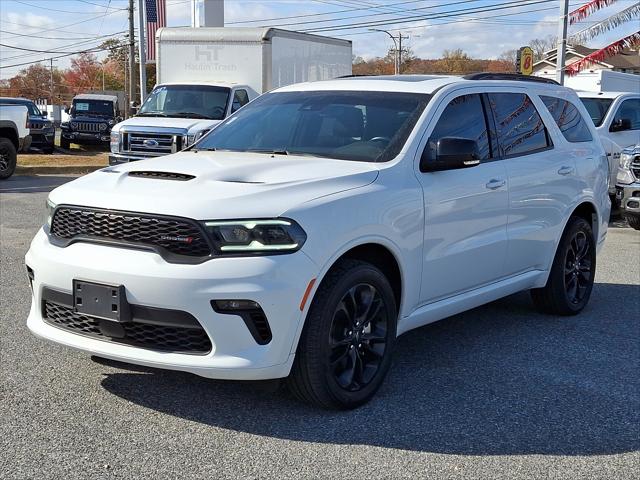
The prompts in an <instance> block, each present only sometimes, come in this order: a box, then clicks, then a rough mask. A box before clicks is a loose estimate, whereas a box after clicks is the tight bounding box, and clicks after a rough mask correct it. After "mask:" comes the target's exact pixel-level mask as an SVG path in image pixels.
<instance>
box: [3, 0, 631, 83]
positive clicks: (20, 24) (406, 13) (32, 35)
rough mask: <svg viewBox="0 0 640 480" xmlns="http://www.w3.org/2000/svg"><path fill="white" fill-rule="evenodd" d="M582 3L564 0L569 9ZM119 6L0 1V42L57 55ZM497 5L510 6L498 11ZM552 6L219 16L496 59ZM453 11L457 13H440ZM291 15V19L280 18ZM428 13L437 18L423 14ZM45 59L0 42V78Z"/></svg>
mask: <svg viewBox="0 0 640 480" xmlns="http://www.w3.org/2000/svg"><path fill="white" fill-rule="evenodd" d="M585 1H586V0H571V2H570V5H571V9H574V8H577V7H578V6H579V5H581V4H582V3H584V2H585ZM635 2H637V0H618V1H617V2H616V3H614V4H613V5H612V6H611V7H608V8H605V9H603V10H601V11H600V12H597V13H596V14H595V15H593V16H591V17H589V18H588V19H587V20H585V22H584V23H582V24H579V25H574V26H572V27H571V28H570V33H575V32H577V31H579V30H581V29H582V28H585V27H587V26H589V25H591V24H593V23H594V22H598V21H601V20H602V19H604V18H607V17H608V16H609V15H611V14H612V13H615V12H617V11H620V10H622V9H623V8H627V7H629V6H631V5H633V4H634V3H635ZM136 3H137V0H136ZM190 3H191V0H167V9H168V24H169V26H179V25H189V23H190V16H189V15H190V13H189V12H190ZM127 4H128V0H0V43H2V44H5V45H11V46H15V47H22V48H30V49H35V50H55V51H60V52H63V53H64V52H72V51H78V50H82V49H86V48H90V47H93V46H95V45H97V44H99V43H100V42H101V41H102V40H104V39H105V38H108V36H110V35H114V34H116V35H117V34H122V32H124V31H126V30H127V12H126V10H125V7H126V6H127ZM504 4H508V5H509V6H511V7H512V8H504ZM500 7H501V8H502V9H496V10H493V11H485V12H481V11H477V10H480V9H486V8H500ZM558 9H559V1H558V0H547V1H545V0H522V1H520V2H514V1H513V0H495V1H486V0H451V1H447V2H443V1H437V0H271V1H265V0H226V1H225V21H226V24H227V25H228V26H231V25H233V26H264V25H273V26H280V27H281V28H286V29H290V30H313V31H314V33H318V34H321V35H329V36H336V37H340V38H347V39H350V40H352V41H353V51H354V53H355V54H356V55H360V56H363V57H365V58H370V57H374V56H381V55H384V54H385V52H386V51H387V49H388V48H389V47H390V42H391V40H390V39H389V38H388V37H387V36H386V35H385V34H383V33H379V32H370V31H369V30H368V28H371V27H369V26H367V25H362V24H364V23H376V25H375V27H374V28H382V29H387V30H391V31H392V32H393V33H394V34H396V33H397V32H398V31H402V32H403V34H405V35H408V36H409V39H408V40H406V41H405V42H406V44H408V45H409V46H410V47H411V48H412V49H413V51H414V52H415V53H416V54H417V55H418V56H420V57H424V58H435V57H438V56H440V55H441V54H442V52H443V50H445V49H454V48H462V49H463V50H464V51H466V52H467V53H469V54H470V55H472V56H473V57H478V58H496V57H498V56H499V55H500V53H502V52H503V51H505V50H509V49H513V48H518V47H520V46H522V45H525V44H526V43H527V41H528V40H529V39H531V38H539V37H545V36H547V35H554V34H555V33H556V31H557V21H556V19H557V15H558ZM456 10H458V11H462V12H458V13H457V14H456V15H455V16H449V17H444V16H443V15H447V14H449V15H450V12H452V11H456ZM447 12H449V13H447ZM105 14H106V15H105ZM291 16H298V18H289V19H283V17H291ZM429 16H431V17H434V16H440V18H431V19H429V18H425V17H429ZM406 17H413V18H411V19H406ZM238 22H242V23H238ZM349 24H360V25H352V26H349ZM345 26H346V28H344V27H345ZM340 27H343V28H341V29H340ZM336 28H338V29H336ZM638 30H640V21H632V22H628V23H626V24H624V25H621V26H620V27H618V28H617V29H616V30H615V31H612V32H609V33H608V34H606V35H603V36H601V37H598V38H596V39H595V40H594V41H592V42H591V43H590V44H589V46H591V47H598V46H604V45H606V44H607V43H610V42H611V41H613V40H615V39H618V38H621V37H624V36H626V35H629V34H631V33H633V32H634V31H638ZM51 56H55V54H46V53H35V52H33V53H31V52H23V51H19V50H15V49H12V48H8V47H4V46H0V78H8V77H11V76H13V75H15V74H16V73H17V72H18V71H19V70H20V69H21V68H25V67H24V66H20V67H9V68H7V66H9V65H14V64H17V63H24V62H33V61H40V60H45V59H48V58H49V57H51ZM46 64H47V65H48V60H47V62H46ZM68 64H69V60H68V57H67V58H60V59H59V60H57V61H56V63H55V65H56V66H58V67H61V68H65V67H67V66H68Z"/></svg>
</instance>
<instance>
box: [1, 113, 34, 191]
mask: <svg viewBox="0 0 640 480" xmlns="http://www.w3.org/2000/svg"><path fill="white" fill-rule="evenodd" d="M29 145H31V134H30V130H29V110H28V109H27V107H25V106H24V105H13V104H3V103H2V102H0V180H3V179H6V178H9V177H10V176H11V175H13V172H14V171H15V170H16V163H17V160H18V152H19V151H23V150H27V149H28V148H29Z"/></svg>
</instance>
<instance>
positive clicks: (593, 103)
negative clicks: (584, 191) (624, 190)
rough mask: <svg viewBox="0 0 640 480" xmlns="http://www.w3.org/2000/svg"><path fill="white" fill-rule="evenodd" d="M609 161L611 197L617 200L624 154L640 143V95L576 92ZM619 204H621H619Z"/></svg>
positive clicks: (637, 93)
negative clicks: (616, 195)
mask: <svg viewBox="0 0 640 480" xmlns="http://www.w3.org/2000/svg"><path fill="white" fill-rule="evenodd" d="M576 93H577V94H578V96H579V97H580V100H582V103H583V104H584V106H585V107H586V108H587V112H589V116H590V117H591V120H593V123H594V124H595V126H596V131H597V132H598V136H599V137H600V140H602V145H603V146H604V149H605V151H606V152H607V159H608V160H609V195H610V196H611V197H612V199H615V194H616V175H617V173H618V167H619V166H620V154H621V153H622V151H623V150H624V149H625V148H628V147H630V146H633V145H636V144H638V143H640V92H635V93H633V92H581V91H578V92H576ZM616 203H617V202H616Z"/></svg>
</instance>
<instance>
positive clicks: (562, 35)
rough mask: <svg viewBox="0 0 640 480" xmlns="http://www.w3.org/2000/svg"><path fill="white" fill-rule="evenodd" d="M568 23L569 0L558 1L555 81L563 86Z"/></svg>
mask: <svg viewBox="0 0 640 480" xmlns="http://www.w3.org/2000/svg"><path fill="white" fill-rule="evenodd" d="M568 22H569V0H560V17H559V18H558V47H557V49H556V80H557V81H558V83H559V84H560V85H564V69H565V63H566V55H567V24H568Z"/></svg>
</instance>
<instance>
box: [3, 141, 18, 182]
mask: <svg viewBox="0 0 640 480" xmlns="http://www.w3.org/2000/svg"><path fill="white" fill-rule="evenodd" d="M17 159H18V155H17V153H16V147H15V146H14V145H13V143H12V142H11V140H9V139H8V138H0V179H4V178H9V177H10V176H11V175H13V172H14V171H15V169H16V162H17Z"/></svg>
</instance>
